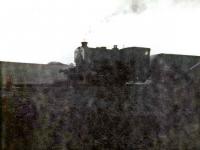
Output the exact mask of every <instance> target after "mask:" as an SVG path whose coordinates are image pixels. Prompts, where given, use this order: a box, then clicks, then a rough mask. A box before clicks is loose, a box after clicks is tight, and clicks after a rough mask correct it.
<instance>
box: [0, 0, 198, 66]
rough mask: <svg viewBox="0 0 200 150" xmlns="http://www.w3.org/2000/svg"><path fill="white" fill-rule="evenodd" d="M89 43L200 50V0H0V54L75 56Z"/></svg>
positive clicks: (7, 57)
mask: <svg viewBox="0 0 200 150" xmlns="http://www.w3.org/2000/svg"><path fill="white" fill-rule="evenodd" d="M84 40H86V41H88V42H89V46H91V47H100V46H107V47H108V48H112V46H113V45H115V44H116V45H118V47H119V48H122V47H127V46H142V47H150V48H151V49H152V52H151V53H152V54H156V53H178V54H190V55H200V0H1V1H0V52H1V54H0V60H1V61H15V62H31V63H48V62H50V61H59V62H63V63H70V62H73V55H74V49H75V48H76V47H78V46H80V42H81V41H84Z"/></svg>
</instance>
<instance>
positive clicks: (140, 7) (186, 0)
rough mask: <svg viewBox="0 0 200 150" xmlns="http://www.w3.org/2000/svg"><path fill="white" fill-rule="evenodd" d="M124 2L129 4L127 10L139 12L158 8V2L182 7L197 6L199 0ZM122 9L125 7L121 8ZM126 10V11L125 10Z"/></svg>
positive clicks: (132, 0) (135, 0) (199, 2)
mask: <svg viewBox="0 0 200 150" xmlns="http://www.w3.org/2000/svg"><path fill="white" fill-rule="evenodd" d="M125 3H126V4H127V5H128V6H129V7H128V8H129V10H128V11H129V12H131V13H136V14H140V13H143V12H145V11H146V10H149V9H153V8H159V7H160V4H163V5H166V6H167V5H170V6H171V7H173V6H177V5H178V6H184V7H191V6H192V7H199V6H200V0H167V1H163V0H125ZM121 9H122V10H124V9H126V8H121ZM125 12H127V11H125Z"/></svg>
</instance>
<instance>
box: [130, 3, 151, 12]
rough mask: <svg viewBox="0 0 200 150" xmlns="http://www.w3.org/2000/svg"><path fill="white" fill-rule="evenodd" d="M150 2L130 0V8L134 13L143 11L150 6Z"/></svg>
mask: <svg viewBox="0 0 200 150" xmlns="http://www.w3.org/2000/svg"><path fill="white" fill-rule="evenodd" d="M148 3H149V2H145V0H132V1H131V2H130V10H131V11H132V12H134V13H141V12H143V11H145V10H146V9H147V8H148Z"/></svg>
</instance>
